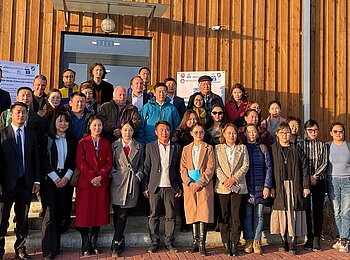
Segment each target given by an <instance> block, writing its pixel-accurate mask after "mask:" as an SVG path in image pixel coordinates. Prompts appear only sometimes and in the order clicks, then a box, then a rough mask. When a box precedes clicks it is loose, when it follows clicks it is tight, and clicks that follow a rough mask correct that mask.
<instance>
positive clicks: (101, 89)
mask: <svg viewBox="0 0 350 260" xmlns="http://www.w3.org/2000/svg"><path fill="white" fill-rule="evenodd" d="M89 74H90V76H91V80H90V82H91V83H92V86H93V89H94V98H95V99H96V102H97V104H100V105H102V104H103V103H105V102H109V101H111V100H112V98H113V85H112V84H111V83H109V82H107V81H105V80H104V78H105V76H106V74H107V71H106V68H105V66H103V64H102V63H95V64H94V65H92V67H91V68H90V70H89Z"/></svg>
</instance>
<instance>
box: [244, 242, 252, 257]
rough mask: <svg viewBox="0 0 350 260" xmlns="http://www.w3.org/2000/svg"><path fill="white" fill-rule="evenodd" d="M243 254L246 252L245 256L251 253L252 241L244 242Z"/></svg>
mask: <svg viewBox="0 0 350 260" xmlns="http://www.w3.org/2000/svg"><path fill="white" fill-rule="evenodd" d="M244 252H246V253H247V254H250V253H251V252H253V241H252V240H247V241H246V242H245V246H244Z"/></svg>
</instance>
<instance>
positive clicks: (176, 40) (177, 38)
mask: <svg viewBox="0 0 350 260" xmlns="http://www.w3.org/2000/svg"><path fill="white" fill-rule="evenodd" d="M173 3H174V8H173V20H172V28H173V32H172V37H171V41H172V48H171V57H172V61H173V62H172V66H171V76H172V77H173V78H175V79H176V72H179V71H183V67H182V66H181V60H182V58H181V57H182V52H183V48H182V38H183V36H182V18H183V10H184V9H183V1H182V0H174V1H173Z"/></svg>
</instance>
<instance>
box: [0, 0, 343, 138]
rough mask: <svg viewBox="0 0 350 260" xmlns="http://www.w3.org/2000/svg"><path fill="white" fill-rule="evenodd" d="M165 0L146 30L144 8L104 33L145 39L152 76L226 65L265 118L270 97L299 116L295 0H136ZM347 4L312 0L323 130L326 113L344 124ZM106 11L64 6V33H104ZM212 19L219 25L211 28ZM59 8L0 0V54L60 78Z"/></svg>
mask: <svg viewBox="0 0 350 260" xmlns="http://www.w3.org/2000/svg"><path fill="white" fill-rule="evenodd" d="M136 2H147V3H162V4H168V5H169V8H168V10H167V11H166V13H165V15H164V16H163V18H155V19H153V21H152V24H151V27H150V31H148V28H147V23H148V20H147V18H145V17H131V16H121V15H111V18H112V19H113V20H114V21H115V23H116V29H115V30H114V32H112V33H111V35H121V36H123V35H125V36H141V37H142V36H147V37H151V39H152V51H151V64H150V67H151V70H152V79H151V83H152V84H154V83H156V82H158V81H161V80H163V79H164V78H165V77H168V76H172V77H176V72H178V71H193V70H197V71H199V70H225V71H226V85H227V87H229V86H230V85H232V84H235V83H238V82H239V83H242V84H244V85H245V86H246V88H247V91H248V93H249V96H250V99H252V100H253V99H254V100H256V101H258V102H259V103H260V105H261V107H262V109H263V116H264V117H266V116H267V113H266V109H267V103H268V102H269V101H270V100H272V99H275V98H277V99H279V100H280V101H281V102H282V105H283V116H287V115H294V116H302V114H301V113H302V107H301V101H302V87H303V86H302V37H303V36H302V35H301V31H302V15H303V14H302V12H303V10H302V5H303V0H290V1H287V0H244V1H243V0H137V1H136ZM349 15H350V4H349V3H348V2H347V1H346V0H319V1H318V0H311V17H310V19H311V53H310V56H311V66H310V68H311V71H310V79H311V117H312V118H314V119H316V120H317V121H318V122H320V124H321V130H322V131H321V139H324V140H325V139H329V136H328V130H327V131H326V130H325V129H328V126H329V124H330V123H331V122H332V121H336V120H341V121H343V122H344V123H345V124H346V127H347V128H350V106H349V98H348V94H349V91H348V88H349V84H350V76H349V72H350V62H349V61H350V55H349V53H350V51H349V50H350V41H349V37H350V33H349V26H350V18H349ZM104 18H106V14H102V13H69V19H70V26H69V28H68V29H67V31H69V32H79V33H99V34H100V33H103V31H102V30H101V28H100V25H101V22H102V20H103V19H104ZM213 25H221V26H222V30H221V31H213V30H212V29H211V27H212V26H213ZM63 31H65V21H64V13H63V12H62V11H57V10H54V9H53V4H52V1H51V0H31V1H29V0H2V1H0V42H1V44H0V59H2V60H12V61H18V62H29V63H39V64H40V69H41V72H42V73H43V74H45V75H46V76H47V77H48V79H49V84H48V85H49V87H50V88H53V87H57V86H58V84H59V81H60V80H61V77H60V73H61V70H62V68H61V66H60V56H61V35H62V32H63Z"/></svg>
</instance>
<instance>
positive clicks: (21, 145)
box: [0, 102, 40, 259]
mask: <svg viewBox="0 0 350 260" xmlns="http://www.w3.org/2000/svg"><path fill="white" fill-rule="evenodd" d="M27 116H28V106H27V105H26V104H24V103H22V102H15V103H14V104H13V105H12V106H11V108H10V117H11V124H10V125H9V126H7V127H6V128H4V129H2V130H1V131H0V165H1V168H0V193H1V203H0V212H1V215H0V219H1V222H0V259H3V258H4V253H5V235H6V232H7V228H8V221H9V218H10V212H11V208H12V205H13V202H15V205H16V206H15V208H14V209H15V215H16V229H15V233H16V242H15V244H14V248H15V257H16V259H31V258H30V256H29V255H28V253H27V252H26V247H25V241H26V237H27V236H28V209H29V207H30V201H31V197H32V192H33V193H37V192H38V191H39V189H40V166H39V153H38V143H37V139H36V134H35V132H34V131H33V130H31V129H28V128H27V127H25V126H24V123H25V121H26V119H27Z"/></svg>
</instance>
